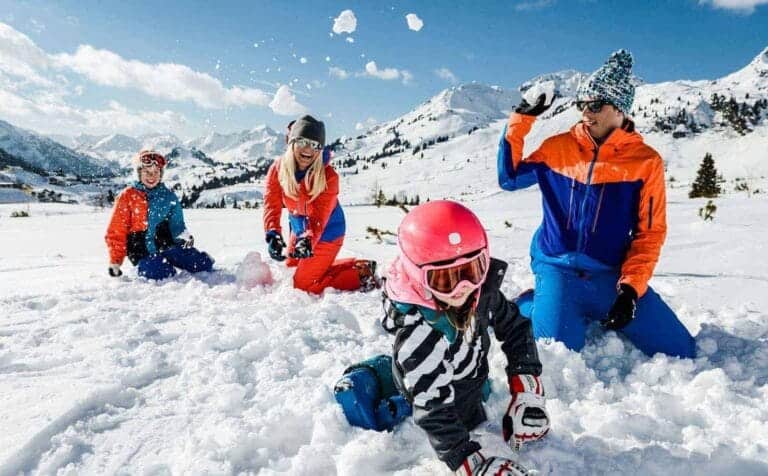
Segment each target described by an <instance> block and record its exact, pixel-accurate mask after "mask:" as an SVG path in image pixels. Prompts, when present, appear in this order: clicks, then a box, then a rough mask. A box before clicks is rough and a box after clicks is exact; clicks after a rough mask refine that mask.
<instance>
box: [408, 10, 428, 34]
mask: <svg viewBox="0 0 768 476" xmlns="http://www.w3.org/2000/svg"><path fill="white" fill-rule="evenodd" d="M405 21H406V22H408V29H410V30H413V31H419V30H421V28H422V27H423V26H424V22H423V21H421V18H419V16H418V15H416V14H415V13H409V14H407V15H406V16H405Z"/></svg>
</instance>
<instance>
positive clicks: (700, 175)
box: [688, 152, 721, 198]
mask: <svg viewBox="0 0 768 476" xmlns="http://www.w3.org/2000/svg"><path fill="white" fill-rule="evenodd" d="M720 192H721V190H720V185H719V182H718V175H717V169H716V168H715V160H714V159H713V158H712V154H710V153H709V152H707V153H706V154H705V155H704V160H702V161H701V165H700V166H699V171H698V172H697V174H696V180H695V181H694V182H693V187H692V188H691V191H690V192H689V193H688V198H698V197H706V198H715V197H717V196H718V195H719V194H720Z"/></svg>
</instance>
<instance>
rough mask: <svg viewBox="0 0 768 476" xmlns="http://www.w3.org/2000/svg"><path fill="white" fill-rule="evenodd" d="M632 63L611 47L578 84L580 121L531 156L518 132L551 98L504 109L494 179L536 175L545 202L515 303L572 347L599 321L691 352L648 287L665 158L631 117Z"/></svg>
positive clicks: (682, 331) (547, 333)
mask: <svg viewBox="0 0 768 476" xmlns="http://www.w3.org/2000/svg"><path fill="white" fill-rule="evenodd" d="M631 68H632V55H631V54H630V53H629V52H627V51H624V50H620V51H617V52H615V53H613V54H612V55H611V57H610V58H609V59H608V61H607V62H606V63H605V64H604V65H603V66H602V67H600V68H599V69H598V70H597V71H595V72H594V73H593V74H592V75H591V76H590V77H589V78H588V79H587V80H586V81H585V82H583V83H582V84H581V85H580V87H579V89H578V92H577V97H576V99H577V101H576V106H577V108H578V109H579V110H580V111H581V112H582V121H581V122H579V123H578V124H576V125H574V126H573V127H572V128H571V129H570V131H568V132H565V133H562V134H559V135H556V136H553V137H550V138H548V139H547V140H545V141H544V143H543V144H542V145H541V146H540V147H539V148H538V149H537V150H536V151H535V152H533V153H532V154H531V155H530V156H528V157H525V158H524V157H523V145H524V138H525V136H526V134H528V132H529V131H530V129H531V127H532V125H533V123H534V122H535V120H536V116H538V115H540V114H541V113H543V112H544V111H546V110H547V109H548V108H549V107H550V105H551V98H548V97H547V95H545V94H542V95H541V96H539V98H538V100H537V101H536V103H535V104H533V105H531V104H528V103H527V102H526V101H525V100H523V101H522V102H521V104H520V105H519V106H518V107H517V109H516V110H515V112H514V113H512V115H511V116H510V118H509V122H508V124H507V127H506V129H505V131H504V134H503V135H502V139H501V143H500V144H499V154H498V164H497V166H498V176H499V185H500V186H501V187H502V188H503V189H505V190H517V189H520V188H525V187H529V186H531V185H533V184H535V183H538V185H539V188H540V189H541V193H542V196H543V206H544V217H543V221H542V224H541V226H540V227H539V229H538V230H537V231H536V233H535V235H534V237H533V241H532V243H531V266H532V269H533V272H534V274H535V276H536V287H535V290H534V292H533V295H532V296H531V295H530V294H529V295H527V296H526V295H524V296H523V297H522V298H521V300H520V302H519V303H518V305H519V306H520V307H521V310H522V311H523V312H524V313H525V312H526V311H527V312H528V314H526V315H530V316H531V319H532V320H533V329H534V335H535V337H537V338H539V337H547V338H554V339H556V340H559V341H562V342H563V343H565V345H566V346H567V347H569V348H571V349H573V350H580V349H581V348H582V347H584V344H585V335H586V330H587V327H588V326H589V324H590V323H591V322H593V321H600V322H601V324H602V326H603V327H604V328H606V329H610V330H616V331H620V332H622V333H623V334H624V335H625V336H627V337H628V338H629V339H630V340H631V341H632V342H633V343H634V344H635V345H636V346H637V347H638V348H639V349H640V350H642V351H643V352H644V353H646V354H647V355H653V354H655V353H656V352H662V353H665V354H668V355H672V356H679V357H684V358H692V357H694V356H695V353H696V344H695V341H694V339H693V337H692V336H691V334H690V333H689V332H688V330H687V329H686V328H685V326H684V325H683V324H682V323H681V322H680V321H679V320H678V318H677V316H676V315H675V313H674V312H673V311H672V310H671V309H670V308H669V306H667V305H666V304H665V303H664V301H663V300H662V299H661V297H660V296H659V295H658V294H656V292H654V291H653V289H651V288H650V287H649V286H648V280H649V279H650V278H651V275H652V274H653V269H654V267H655V266H656V262H657V261H658V259H659V254H660V252H661V247H662V245H663V243H664V239H665V237H666V232H667V224H666V193H665V188H664V164H663V162H662V160H661V157H660V156H659V154H658V153H657V152H656V151H655V150H654V149H652V148H651V147H649V146H648V145H647V144H645V143H644V142H643V138H642V136H641V135H640V134H639V133H638V132H637V131H636V130H635V125H634V123H633V122H632V120H630V119H629V117H628V114H629V111H630V110H631V108H632V102H633V101H634V93H635V88H634V85H633V84H632V81H631ZM531 298H532V301H531Z"/></svg>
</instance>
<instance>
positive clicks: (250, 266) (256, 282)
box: [236, 251, 274, 289]
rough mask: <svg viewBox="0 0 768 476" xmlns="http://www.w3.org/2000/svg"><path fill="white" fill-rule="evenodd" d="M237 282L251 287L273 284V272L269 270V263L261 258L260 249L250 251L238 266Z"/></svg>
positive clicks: (247, 287)
mask: <svg viewBox="0 0 768 476" xmlns="http://www.w3.org/2000/svg"><path fill="white" fill-rule="evenodd" d="M236 275H237V284H239V285H240V286H242V287H244V288H246V289H251V288H253V287H254V286H265V285H268V284H272V283H273V282H274V280H273V279H272V272H271V271H270V270H269V265H268V264H267V263H265V262H264V261H263V260H262V259H261V254H260V253H259V252H258V251H251V252H250V253H248V254H247V255H246V257H245V259H244V260H243V262H242V263H240V266H238V268H237V273H236Z"/></svg>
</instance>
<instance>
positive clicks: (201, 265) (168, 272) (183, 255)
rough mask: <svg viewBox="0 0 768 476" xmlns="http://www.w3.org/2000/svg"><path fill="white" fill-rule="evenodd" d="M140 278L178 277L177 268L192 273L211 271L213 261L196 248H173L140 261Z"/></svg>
mask: <svg viewBox="0 0 768 476" xmlns="http://www.w3.org/2000/svg"><path fill="white" fill-rule="evenodd" d="M138 266H139V276H143V277H145V278H147V279H165V278H170V277H171V276H175V275H176V268H181V269H183V270H185V271H189V272H190V273H197V272H198V271H210V270H211V269H212V268H213V260H212V259H211V257H210V256H208V253H204V252H202V251H199V250H197V249H196V248H182V247H181V246H173V247H171V248H168V249H167V250H165V251H161V252H160V253H157V254H154V255H150V256H147V257H146V258H143V259H142V260H141V261H139V265H138Z"/></svg>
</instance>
